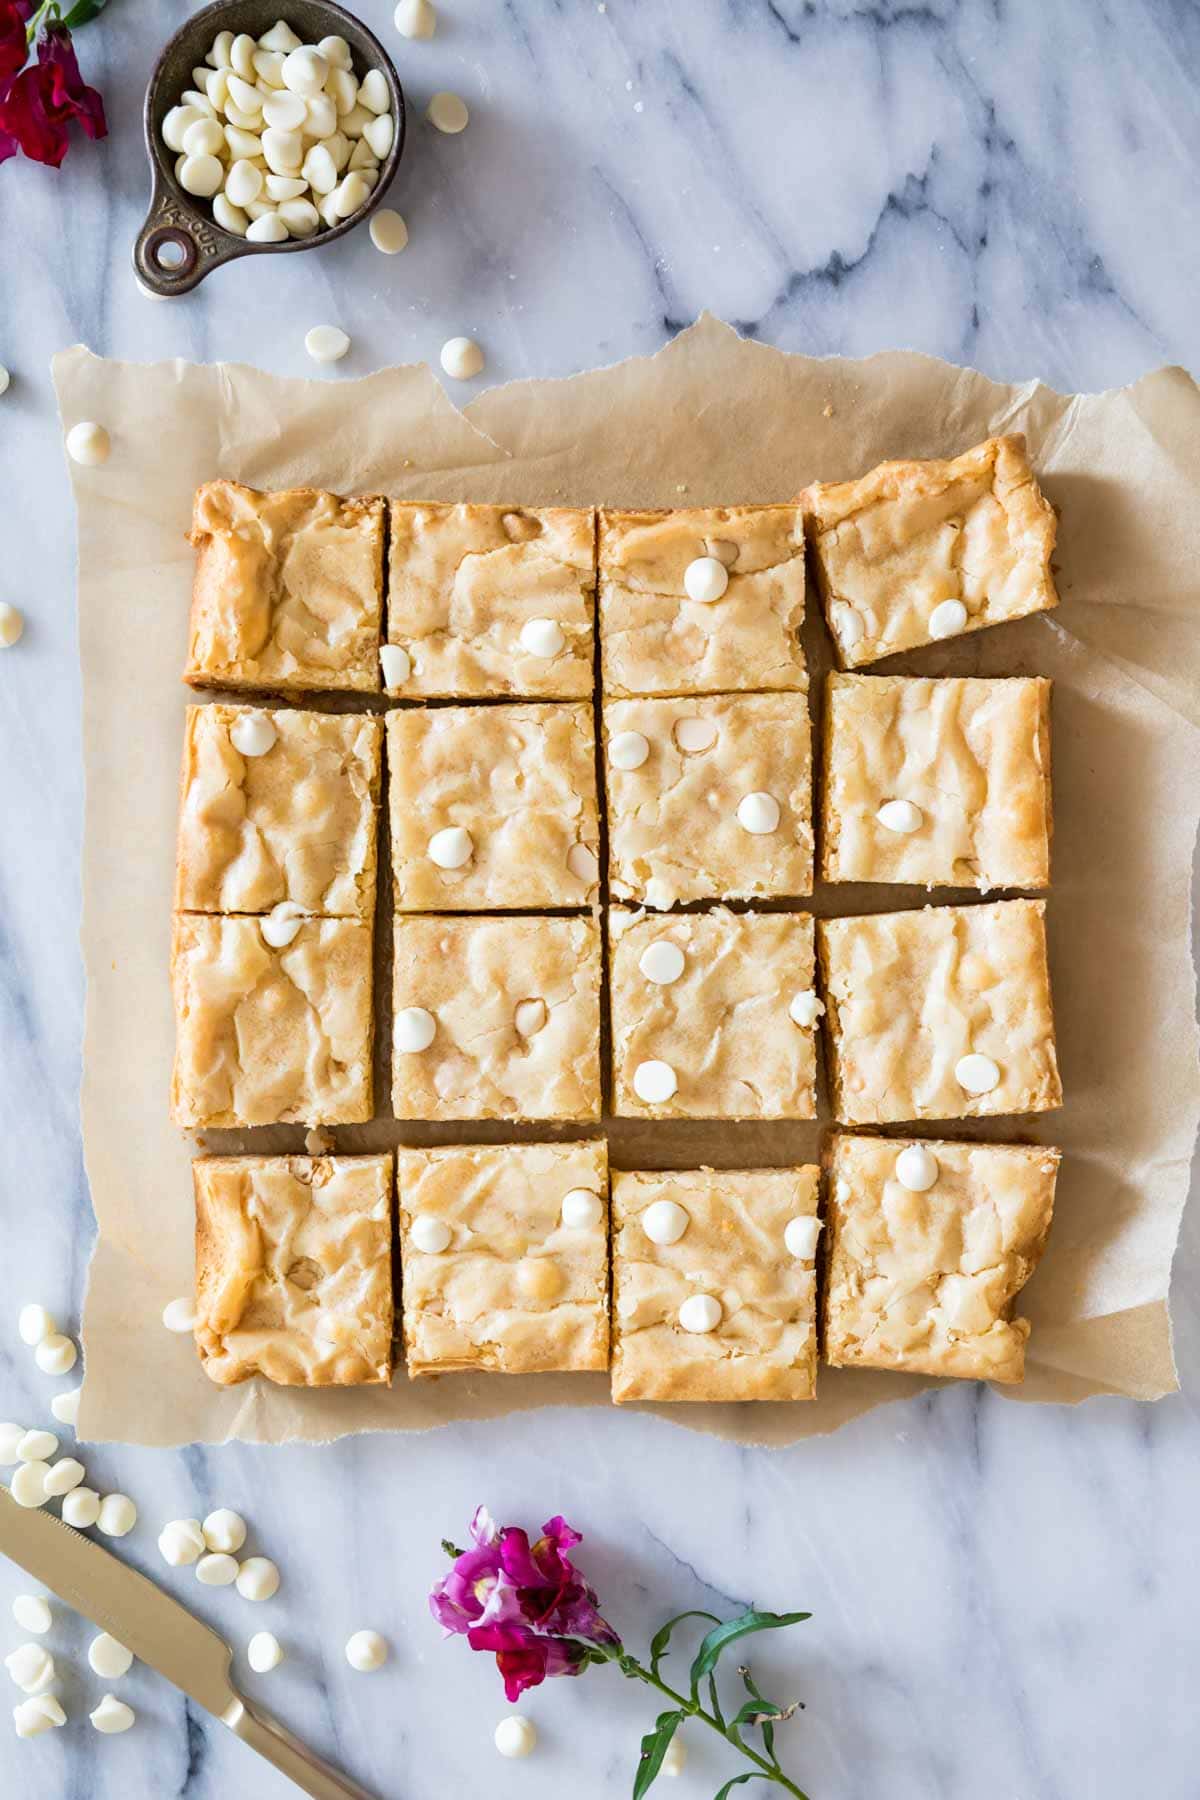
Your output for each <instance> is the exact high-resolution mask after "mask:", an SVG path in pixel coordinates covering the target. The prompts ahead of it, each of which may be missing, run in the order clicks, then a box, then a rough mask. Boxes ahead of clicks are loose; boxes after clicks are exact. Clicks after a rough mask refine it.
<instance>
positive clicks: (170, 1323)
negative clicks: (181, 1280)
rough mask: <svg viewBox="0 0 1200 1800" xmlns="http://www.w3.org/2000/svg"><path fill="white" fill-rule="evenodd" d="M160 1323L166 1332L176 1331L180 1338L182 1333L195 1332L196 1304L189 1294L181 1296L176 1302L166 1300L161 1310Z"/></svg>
mask: <svg viewBox="0 0 1200 1800" xmlns="http://www.w3.org/2000/svg"><path fill="white" fill-rule="evenodd" d="M162 1322H163V1324H164V1325H165V1326H166V1328H167V1330H168V1331H177V1332H178V1333H179V1334H180V1336H181V1337H182V1336H183V1335H184V1333H186V1332H191V1331H194V1330H195V1327H196V1303H195V1301H194V1300H193V1299H192V1297H191V1295H190V1294H181V1295H180V1296H179V1298H178V1299H176V1300H168V1301H167V1304H166V1305H165V1306H164V1307H163V1310H162Z"/></svg>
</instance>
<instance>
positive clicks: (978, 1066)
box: [954, 1051, 1000, 1094]
mask: <svg viewBox="0 0 1200 1800" xmlns="http://www.w3.org/2000/svg"><path fill="white" fill-rule="evenodd" d="M954 1079H955V1080H956V1081H957V1083H958V1085H959V1087H961V1088H965V1089H966V1090H967V1092H968V1094H990V1093H991V1091H992V1089H993V1088H995V1087H999V1085H1000V1070H999V1068H998V1067H997V1065H996V1064H995V1063H994V1062H993V1061H992V1059H991V1057H990V1056H981V1055H980V1054H979V1053H978V1051H972V1052H971V1054H970V1055H969V1056H960V1057H959V1059H958V1061H957V1062H956V1063H955V1065H954Z"/></svg>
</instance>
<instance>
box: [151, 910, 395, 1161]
mask: <svg viewBox="0 0 1200 1800" xmlns="http://www.w3.org/2000/svg"><path fill="white" fill-rule="evenodd" d="M267 925H269V921H268V920H266V919H248V918H221V917H216V916H214V915H212V914H201V913H177V914H176V915H175V927H174V938H173V942H172V947H171V984H172V989H173V992H174V996H175V1073H174V1078H173V1081H172V1086H171V1117H172V1119H173V1120H174V1122H175V1124H176V1125H181V1126H184V1127H188V1128H191V1127H199V1126H203V1125H209V1126H226V1125H277V1124H297V1125H349V1124H357V1123H360V1122H361V1121H362V1120H364V1119H369V1118H370V1117H371V1025H372V993H371V927H370V925H369V924H364V923H363V922H362V921H361V920H358V919H305V920H302V921H300V922H299V923H298V924H297V928H296V931H295V934H294V935H293V936H292V937H291V939H290V941H289V942H288V943H287V944H286V945H284V946H282V947H281V948H273V947H272V946H271V945H270V944H268V943H267V941H266V938H265V937H264V935H263V928H264V926H267Z"/></svg>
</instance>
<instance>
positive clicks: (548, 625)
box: [521, 619, 567, 659]
mask: <svg viewBox="0 0 1200 1800" xmlns="http://www.w3.org/2000/svg"><path fill="white" fill-rule="evenodd" d="M566 641H567V640H566V638H565V637H564V636H563V632H562V627H561V625H559V624H558V623H557V622H556V621H555V620H554V619H526V621H525V623H524V625H522V627H521V648H522V650H524V651H525V653H526V655H528V656H541V657H545V658H547V659H549V658H550V657H552V656H557V655H558V653H559V651H560V650H561V649H562V647H563V645H564V644H565V643H566Z"/></svg>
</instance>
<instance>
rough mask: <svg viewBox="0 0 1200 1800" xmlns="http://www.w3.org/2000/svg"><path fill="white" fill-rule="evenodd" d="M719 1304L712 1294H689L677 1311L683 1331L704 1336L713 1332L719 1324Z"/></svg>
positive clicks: (720, 1309) (720, 1311)
mask: <svg viewBox="0 0 1200 1800" xmlns="http://www.w3.org/2000/svg"><path fill="white" fill-rule="evenodd" d="M721 1313H722V1308H721V1302H720V1301H719V1300H718V1299H716V1298H715V1296H714V1295H712V1294H689V1295H688V1297H687V1299H686V1300H685V1301H684V1303H683V1305H682V1306H681V1307H680V1309H679V1323H680V1324H681V1325H682V1327H683V1329H684V1330H685V1331H692V1332H695V1333H697V1335H701V1336H702V1335H704V1334H705V1333H707V1332H709V1331H715V1330H716V1329H717V1326H718V1325H719V1324H720V1323H721Z"/></svg>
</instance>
